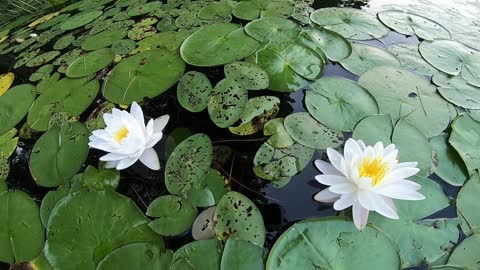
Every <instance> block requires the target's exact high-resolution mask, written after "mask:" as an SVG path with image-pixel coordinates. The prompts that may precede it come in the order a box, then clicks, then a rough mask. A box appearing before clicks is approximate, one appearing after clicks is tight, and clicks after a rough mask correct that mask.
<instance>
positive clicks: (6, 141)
mask: <svg viewBox="0 0 480 270" xmlns="http://www.w3.org/2000/svg"><path fill="white" fill-rule="evenodd" d="M16 134H17V130H16V129H14V128H13V129H11V130H10V131H7V132H6V133H4V134H2V135H1V136H0V159H8V158H9V157H10V156H11V155H12V154H13V153H14V152H15V150H17V143H18V137H15V135H16Z"/></svg>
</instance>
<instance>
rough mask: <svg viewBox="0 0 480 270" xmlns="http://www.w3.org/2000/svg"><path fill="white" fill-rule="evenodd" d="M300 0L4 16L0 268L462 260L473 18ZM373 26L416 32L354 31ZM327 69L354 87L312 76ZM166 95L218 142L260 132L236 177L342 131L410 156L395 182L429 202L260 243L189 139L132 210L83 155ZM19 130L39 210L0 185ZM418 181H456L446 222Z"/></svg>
mask: <svg viewBox="0 0 480 270" xmlns="http://www.w3.org/2000/svg"><path fill="white" fill-rule="evenodd" d="M312 4H313V1H309V0H305V1H293V0H292V1H288V0H263V1H262V0H247V1H234V0H221V1H190V0H168V1H166V2H161V1H147V0H118V1H114V0H94V1H89V0H84V1H79V2H76V3H74V4H72V5H70V6H67V7H65V8H63V9H62V10H60V11H58V12H55V13H51V14H48V15H46V16H44V17H41V18H38V19H32V18H30V17H27V18H20V19H19V20H18V21H15V22H12V23H10V24H7V25H4V26H3V28H2V29H0V54H2V55H7V56H11V57H14V58H15V64H14V65H13V72H11V73H8V74H4V75H1V76H0V216H1V217H2V218H1V219H0V261H1V262H5V263H9V264H20V263H25V264H29V265H30V266H32V267H33V268H34V269H38V270H47V269H62V270H63V269H85V270H87V269H100V270H102V269H172V270H174V269H179V270H183V269H200V270H203V269H204V270H211V269H222V270H224V269H229V270H232V269H233V270H235V269H264V268H266V269H267V270H274V269H317V268H321V269H400V268H406V267H411V266H419V265H428V267H431V268H432V269H476V268H477V267H478V265H477V261H478V260H479V259H480V258H479V254H480V252H479V250H478V247H479V246H480V232H479V226H480V218H479V216H478V214H476V213H477V208H478V206H477V205H478V204H477V203H476V200H475V197H476V195H477V194H478V193H479V192H480V176H479V175H478V169H480V151H479V150H478V147H479V146H480V122H479V121H480V112H479V111H480V51H479V49H480V48H479V47H478V46H479V44H480V43H479V42H478V41H480V34H478V33H480V31H479V30H480V27H479V26H478V25H480V24H478V21H476V19H475V18H473V17H472V18H470V17H463V19H462V20H459V14H458V13H457V14H456V13H455V10H451V9H447V8H443V9H442V8H441V7H436V8H435V10H434V12H432V10H431V9H430V8H431V7H430V6H429V5H416V6H408V7H407V6H389V7H386V8H385V10H383V11H381V12H379V13H378V16H373V15H370V14H368V13H365V12H363V11H360V10H354V9H350V8H323V9H318V10H313V9H312V7H311V5H312ZM472 8H475V7H472ZM426 14H428V17H426ZM390 30H393V31H396V32H398V33H400V34H403V35H414V36H417V37H418V38H419V39H420V40H421V43H420V44H394V45H392V46H390V47H388V48H383V47H377V46H374V45H372V42H362V41H366V40H374V41H376V40H381V39H382V38H383V37H385V36H387V35H388V34H389V32H390ZM475 33H476V34H475ZM52 49H53V50H52ZM333 65H341V66H342V67H343V68H344V69H346V70H348V71H350V72H351V73H352V74H353V75H355V76H358V80H356V81H352V80H349V79H346V78H342V77H335V76H328V77H327V76H325V77H322V75H323V72H324V70H325V68H328V67H329V66H333ZM216 67H223V69H222V70H221V71H220V72H219V71H218V69H216ZM27 68H29V69H31V71H32V72H31V76H30V78H29V80H30V83H20V81H21V80H20V79H19V78H18V77H17V78H15V75H14V73H16V70H20V69H27ZM210 70H215V72H216V73H219V74H216V77H215V78H212V76H211V74H209V73H208V72H206V71H210ZM355 76H353V77H355ZM218 77H219V78H220V79H218ZM217 79H218V80H217ZM13 83H15V86H13V87H11V85H13ZM10 87H11V88H10ZM167 91H176V97H177V100H178V103H179V104H180V106H181V107H183V108H184V109H185V110H187V111H189V112H191V113H192V114H193V113H200V112H202V111H205V110H206V111H207V112H206V113H208V116H209V117H210V120H209V121H212V122H213V123H214V124H215V125H216V126H218V127H219V128H225V129H227V128H228V130H229V132H230V133H232V135H235V136H251V135H255V134H257V135H256V136H261V135H258V133H263V136H264V137H265V142H264V143H263V144H262V145H261V146H260V147H259V149H258V151H257V153H256V155H255V157H254V159H253V164H252V169H253V171H254V173H255V175H257V176H258V177H259V178H261V179H265V180H266V181H268V182H269V183H270V184H272V185H273V186H275V187H278V188H281V187H282V186H285V185H287V184H289V182H290V180H291V179H292V177H293V176H295V175H297V174H298V173H299V172H301V171H302V170H303V169H304V168H306V167H307V166H308V165H309V164H310V163H311V160H312V158H313V156H314V155H315V153H316V152H317V151H323V150H325V149H327V148H328V147H331V148H339V147H341V146H342V145H343V142H344V140H345V137H349V136H352V137H353V138H355V139H361V140H363V141H364V142H365V143H366V144H369V145H373V144H375V143H376V142H378V141H381V142H383V143H384V144H385V145H386V144H390V143H394V144H395V145H396V147H397V148H398V149H399V152H400V156H399V160H400V161H401V162H409V161H415V162H418V167H419V168H420V173H419V174H418V175H417V176H416V177H413V179H411V180H412V181H415V182H417V183H419V184H421V185H422V187H423V188H422V190H421V192H422V194H424V195H425V196H426V197H427V199H426V200H424V201H421V202H399V203H398V204H397V208H398V212H399V216H400V217H401V219H400V220H399V221H396V220H390V219H386V218H384V217H382V216H380V215H377V214H373V215H371V217H370V219H369V222H370V224H369V225H368V226H367V228H366V229H365V230H364V231H363V232H359V231H358V230H357V229H356V228H355V227H354V225H353V223H352V222H351V219H350V217H349V214H348V213H340V214H339V216H337V217H328V218H317V219H309V220H305V221H301V222H299V223H296V224H294V225H293V226H291V227H290V228H289V229H288V230H286V231H285V232H284V233H283V234H282V235H281V236H280V237H279V238H278V239H277V241H276V243H275V244H274V245H273V247H271V249H270V251H269V253H268V252H266V251H267V249H265V241H266V229H265V224H264V220H263V217H262V215H261V213H260V211H259V209H258V208H257V207H256V205H255V204H254V203H253V202H252V201H251V200H250V199H249V198H247V197H246V196H245V195H242V194H241V193H239V192H236V191H232V190H231V187H230V186H229V181H228V179H227V175H226V174H225V172H223V171H222V172H220V171H218V170H216V169H214V168H213V167H215V166H214V165H215V164H213V163H214V162H213V160H214V159H215V153H214V152H215V151H214V149H213V146H212V142H211V140H210V138H209V137H208V136H207V135H206V134H202V133H199V134H194V135H192V136H190V137H188V138H186V139H185V140H183V141H182V142H181V143H179V144H178V145H176V146H175V149H174V150H173V151H171V153H170V154H169V156H168V161H167V163H166V165H165V168H164V177H163V179H164V181H165V186H166V189H167V191H168V193H169V194H164V195H162V196H160V197H158V198H156V199H155V200H153V201H152V202H151V203H150V204H149V206H148V209H147V211H146V213H143V212H142V211H141V210H140V209H139V207H137V205H135V203H134V202H133V201H132V200H131V199H130V198H128V197H125V196H124V195H122V194H120V193H118V192H116V191H115V190H116V189H117V187H118V186H119V183H120V174H121V173H120V172H119V171H116V170H112V169H107V168H105V164H104V163H102V162H100V163H98V165H97V164H93V165H95V166H92V165H88V166H87V165H86V164H85V163H86V161H87V158H88V156H89V153H90V152H91V151H90V149H89V147H88V137H89V135H90V134H91V132H92V131H94V130H97V129H101V128H104V127H105V123H104V122H103V114H104V113H109V112H111V110H112V109H113V108H115V107H123V108H125V107H128V105H129V104H131V103H132V102H138V103H141V102H142V101H144V100H145V99H154V98H157V97H161V95H162V94H163V93H166V92H167ZM296 91H304V92H305V99H304V103H305V107H306V111H305V112H295V113H292V114H289V115H285V114H283V113H282V111H281V110H280V108H281V98H282V97H284V96H285V95H288V94H289V93H291V92H296ZM165 113H168V112H165ZM279 115H281V116H282V117H277V116H279ZM17 128H18V130H17ZM205 132H206V133H207V131H205ZM17 133H18V136H17ZM19 139H20V140H25V141H26V140H30V139H32V140H34V141H35V145H34V147H33V149H32V151H31V154H30V157H29V161H28V164H29V168H30V173H31V175H32V177H33V179H34V180H35V182H36V183H37V184H38V185H39V186H41V187H45V188H49V192H48V193H47V195H46V196H45V197H44V198H43V199H42V202H41V205H40V207H39V206H38V205H37V203H36V202H35V201H34V200H33V199H32V198H31V197H30V196H29V195H28V194H27V193H25V192H23V191H20V190H13V189H9V188H8V186H7V182H8V176H9V168H10V167H9V164H10V163H9V159H11V156H12V155H13V154H14V152H15V149H16V148H17V144H18V142H19ZM433 174H435V175H437V176H438V177H439V178H440V179H441V180H442V181H444V182H446V183H448V184H449V185H452V186H456V187H461V189H460V192H459V194H458V197H457V198H456V201H455V202H456V210H457V214H458V217H443V216H441V215H440V217H437V216H434V217H432V215H434V214H436V213H437V212H439V211H441V210H444V209H445V208H447V207H449V206H450V205H451V204H452V200H451V199H452V198H448V197H447V196H446V195H445V193H444V192H443V190H442V188H441V186H440V185H439V184H438V183H437V182H435V181H433V180H431V179H428V178H427V177H429V176H431V175H433ZM5 180H6V181H5ZM312 193H313V192H312ZM190 230H191V236H192V238H193V239H194V241H192V242H190V243H187V244H186V245H184V246H183V247H180V248H179V249H177V250H176V251H173V250H171V249H170V245H169V243H168V240H170V239H175V238H172V237H176V236H179V235H185V234H188V233H187V232H189V231H190ZM463 236H467V238H465V239H464V240H463V241H461V242H460V243H459V239H462V237H463ZM457 243H459V246H456V245H457ZM267 254H268V255H267Z"/></svg>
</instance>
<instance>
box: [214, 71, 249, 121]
mask: <svg viewBox="0 0 480 270" xmlns="http://www.w3.org/2000/svg"><path fill="white" fill-rule="evenodd" d="M247 102H248V93H247V89H245V86H244V85H243V84H241V83H240V82H238V81H236V80H235V79H233V78H226V79H223V80H222V81H220V82H219V83H218V84H217V85H215V87H214V88H213V91H212V98H211V99H210V102H209V103H208V114H209V115H210V119H212V121H213V122H214V123H215V124H216V125H217V126H219V127H221V128H226V127H229V126H231V125H233V124H234V123H235V122H236V121H237V120H239V119H240V117H241V116H242V113H243V111H244V110H245V107H246V105H247Z"/></svg>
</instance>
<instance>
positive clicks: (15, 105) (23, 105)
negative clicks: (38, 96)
mask: <svg viewBox="0 0 480 270" xmlns="http://www.w3.org/2000/svg"><path fill="white" fill-rule="evenodd" d="M34 93H35V86H33V85H30V84H21V85H17V86H15V87H13V88H12V89H10V90H9V91H7V92H6V93H5V94H3V95H1V96H0V134H4V133H5V132H7V131H9V130H11V129H12V128H13V127H15V126H16V125H17V124H18V123H20V121H22V119H23V118H24V117H25V115H27V113H28V110H29V109H30V106H31V105H32V103H33V100H34V99H35V97H34Z"/></svg>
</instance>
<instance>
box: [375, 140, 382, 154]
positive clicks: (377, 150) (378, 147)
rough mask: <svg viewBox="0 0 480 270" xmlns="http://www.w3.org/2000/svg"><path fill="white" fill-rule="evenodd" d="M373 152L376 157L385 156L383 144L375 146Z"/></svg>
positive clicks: (379, 143) (378, 143)
mask: <svg viewBox="0 0 480 270" xmlns="http://www.w3.org/2000/svg"><path fill="white" fill-rule="evenodd" d="M373 151H374V152H375V156H381V157H382V156H383V142H377V143H376V144H375V145H374V146H373Z"/></svg>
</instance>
